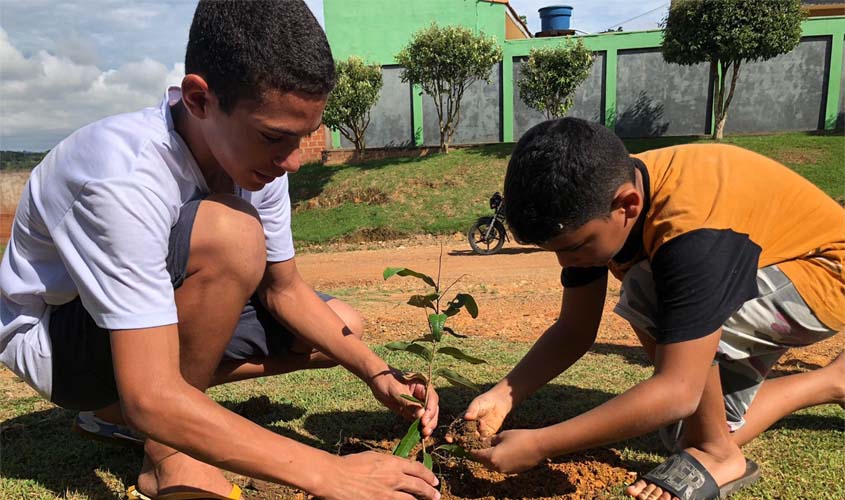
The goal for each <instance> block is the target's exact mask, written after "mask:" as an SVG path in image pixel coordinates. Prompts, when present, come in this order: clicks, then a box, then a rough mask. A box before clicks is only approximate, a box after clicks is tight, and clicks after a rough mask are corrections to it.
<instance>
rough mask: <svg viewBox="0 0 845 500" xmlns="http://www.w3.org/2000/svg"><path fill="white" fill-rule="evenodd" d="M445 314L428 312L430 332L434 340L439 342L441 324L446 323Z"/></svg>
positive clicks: (441, 329) (441, 334) (441, 336)
mask: <svg viewBox="0 0 845 500" xmlns="http://www.w3.org/2000/svg"><path fill="white" fill-rule="evenodd" d="M446 318H447V316H446V315H445V314H429V315H428V326H429V327H430V328H431V334H432V335H433V336H434V340H436V341H437V342H440V339H441V338H443V325H444V324H445V323H446Z"/></svg>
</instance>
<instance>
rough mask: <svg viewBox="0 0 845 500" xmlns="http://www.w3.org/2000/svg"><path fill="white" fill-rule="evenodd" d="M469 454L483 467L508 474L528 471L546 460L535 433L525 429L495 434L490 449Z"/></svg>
mask: <svg viewBox="0 0 845 500" xmlns="http://www.w3.org/2000/svg"><path fill="white" fill-rule="evenodd" d="M469 454H470V455H471V456H472V457H473V458H474V459H475V460H477V461H479V462H481V463H482V464H484V466H485V467H487V468H489V469H493V470H495V471H498V472H505V473H509V474H511V473H516V472H522V471H525V470H528V469H530V468H532V467H534V466H535V465H537V464H538V463H540V462H541V461H543V459H544V458H546V457H545V454H544V453H543V451H542V448H541V446H540V443H539V440H538V439H537V431H535V430H527V429H515V430H511V431H505V432H502V433H501V434H497V435H495V436H493V437H492V438H491V440H490V448H484V449H481V450H474V451H469Z"/></svg>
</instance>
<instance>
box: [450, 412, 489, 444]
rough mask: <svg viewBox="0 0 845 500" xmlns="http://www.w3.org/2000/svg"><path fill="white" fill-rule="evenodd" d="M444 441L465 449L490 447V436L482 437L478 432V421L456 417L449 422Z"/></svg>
mask: <svg viewBox="0 0 845 500" xmlns="http://www.w3.org/2000/svg"><path fill="white" fill-rule="evenodd" d="M446 442H448V443H455V444H457V445H458V446H460V447H461V448H463V449H464V450H466V451H475V450H481V449H484V448H489V447H490V437H482V436H481V433H479V432H478V422H475V421H470V420H464V419H462V418H458V419H455V420H453V421H452V423H451V424H449V431H448V432H447V433H446Z"/></svg>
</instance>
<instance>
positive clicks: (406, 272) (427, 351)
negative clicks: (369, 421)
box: [383, 249, 486, 469]
mask: <svg viewBox="0 0 845 500" xmlns="http://www.w3.org/2000/svg"><path fill="white" fill-rule="evenodd" d="M442 264H443V253H442V249H441V255H440V261H439V264H438V267H437V280H436V281H435V280H434V279H433V278H431V277H430V276H428V275H425V274H423V273H419V272H416V271H414V270H411V269H408V268H406V267H388V268H387V269H385V270H384V275H383V276H384V279H385V280H386V279H388V278H390V277H392V276H404V277H413V278H417V279H419V280H421V281H423V282H424V283H425V284H426V285H428V286H429V287H430V289H431V291H430V292H429V293H427V294H422V295H412V296H411V298H410V299H409V300H408V304H409V305H411V306H414V307H419V308H421V309H423V310H424V311H425V313H426V318H427V323H428V333H427V334H425V335H423V336H422V337H420V338H418V339H415V340H413V341H411V342H391V343H389V344H387V345H385V347H386V348H387V349H390V350H392V351H404V352H408V353H410V354H413V355H414V356H417V357H419V358H421V359H422V360H423V361H425V363H426V367H425V369H424V370H423V371H419V372H407V373H406V374H405V375H404V376H405V380H406V382H410V381H417V382H420V383H423V384H425V387H426V391H425V394H426V399H428V395H429V394H430V393H431V388H432V386H433V383H434V379H435V378H437V377H440V378H443V379H445V380H447V381H448V382H449V383H451V384H452V385H456V386H459V387H466V388H468V389H472V390H474V391H476V392H478V391H479V388H478V387H477V386H476V385H475V384H474V383H472V382H471V381H470V380H468V379H467V378H466V377H464V376H463V375H461V374H460V373H458V372H457V371H455V370H452V369H450V368H445V367H442V366H438V363H437V361H438V359H439V357H441V356H444V355H445V356H449V357H451V358H454V359H456V360H459V361H462V362H466V363H470V364H474V365H476V364H481V363H486V361H485V360H483V359H480V358H476V357H474V356H470V355H469V354H467V353H465V352H464V351H462V350H461V349H458V348H457V347H453V346H448V345H445V342H444V340H445V339H446V338H447V336H452V337H457V338H465V337H466V336H465V335H461V334H459V333H456V332H455V331H454V330H453V329H452V328H450V327H448V326H446V321H447V320H448V319H449V318H450V317H452V316H454V315H456V314H458V313H459V312H461V310H462V309H464V310H466V312H467V313H469V315H470V316H472V317H473V318H476V317H477V316H478V304H476V302H475V299H474V298H473V297H472V295H470V294H468V293H457V294H455V295H454V297H453V298H452V299H451V300H449V301H448V302H447V301H446V294H447V293H448V292H449V290H451V289H452V287H453V286H455V284H456V283H457V282H458V281H460V280H461V278H463V276H461V278H458V279H456V280H455V281H453V282H452V284H450V285H449V286H447V287H446V288H445V289H443V288H441V286H440V272H441V268H442ZM402 397H403V398H405V399H407V400H409V401H412V402H414V403H416V404H419V405H421V406H422V407H423V408H425V406H426V403H428V401H420V400H418V399H417V398H415V397H413V396H409V395H403V396H402ZM461 421H462V420H461ZM456 422H457V421H456ZM471 423H474V422H471ZM456 425H457V424H456V423H453V424H452V426H450V433H452V432H455V431H456V430H457V429H454V427H455V426H456ZM420 443H422V462H423V465H425V466H426V467H428V468H429V469H431V468H432V466H433V459H432V452H435V451H442V452H445V453H448V454H451V455H453V456H458V457H468V456H469V455H468V454H467V452H466V450H465V449H464V448H463V447H462V446H461V444H465V443H463V442H462V441H460V440H458V441H457V443H454V444H443V445H440V446H437V447H436V448H435V449H434V450H431V451H429V450H428V449H427V448H426V442H425V439H423V438H422V434H421V433H420V419H416V420H415V421H414V422H413V423H412V424H411V426H410V427H409V428H408V432H407V433H406V434H405V437H403V438H402V440H401V441H400V442H399V444H398V445H396V448H395V449H394V450H393V454H394V455H397V456H400V457H404V458H408V456H409V455H410V454H411V452H412V451H413V450H414V449H415V448H416V446H417V445H418V444H420Z"/></svg>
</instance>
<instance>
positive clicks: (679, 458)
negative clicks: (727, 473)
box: [640, 450, 760, 500]
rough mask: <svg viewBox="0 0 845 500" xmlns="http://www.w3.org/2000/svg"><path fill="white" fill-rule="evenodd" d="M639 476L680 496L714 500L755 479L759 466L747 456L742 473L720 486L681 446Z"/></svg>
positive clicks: (690, 498)
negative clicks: (737, 477) (679, 449)
mask: <svg viewBox="0 0 845 500" xmlns="http://www.w3.org/2000/svg"><path fill="white" fill-rule="evenodd" d="M640 479H642V480H643V481H646V482H648V483H651V484H654V485H656V486H659V487H660V488H661V489H663V491H665V492H667V493H669V494H670V495H672V496H673V497H678V498H680V499H681V500H717V499H720V498H727V497H728V496H729V495H731V494H732V493H735V492H736V491H738V490H740V489H741V488H743V487H745V486H748V485H750V484H752V483H754V482H756V481H757V480H758V479H760V468H759V467H758V466H757V464H756V463H754V461H752V460H746V461H745V473H744V474H743V475H742V477H740V478H739V479H736V480H734V481H731V482H729V483H726V484H724V485H723V486H721V487H719V485H717V484H716V481H715V480H714V479H713V476H712V475H711V474H710V473H709V472H707V469H705V468H704V466H703V465H701V462H699V461H698V460H696V459H695V457H693V456H692V455H690V454H689V453H687V452H686V451H683V450H681V451H679V452H677V453H675V454H673V455H672V456H670V457H669V458H668V459H666V461H665V462H663V463H662V464H660V465H658V466H657V467H655V468H654V469H653V470H652V471H650V472H649V473H648V474H646V475H645V476H643V477H641V478H640Z"/></svg>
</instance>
